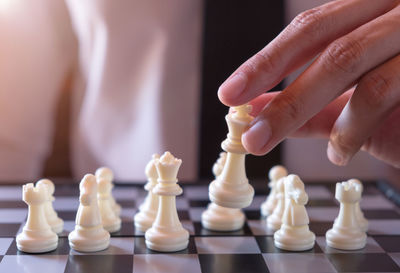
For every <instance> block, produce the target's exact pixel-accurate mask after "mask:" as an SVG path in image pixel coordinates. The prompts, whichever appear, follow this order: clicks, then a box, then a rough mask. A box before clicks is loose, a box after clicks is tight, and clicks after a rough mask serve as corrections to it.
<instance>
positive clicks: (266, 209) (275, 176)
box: [261, 165, 288, 216]
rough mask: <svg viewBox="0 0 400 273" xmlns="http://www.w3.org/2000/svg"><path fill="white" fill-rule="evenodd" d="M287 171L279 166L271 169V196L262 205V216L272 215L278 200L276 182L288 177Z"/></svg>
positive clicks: (269, 174)
mask: <svg viewBox="0 0 400 273" xmlns="http://www.w3.org/2000/svg"><path fill="white" fill-rule="evenodd" d="M287 175H288V173H287V170H286V168H285V167H283V166H281V165H277V166H274V167H272V168H271V170H270V171H269V173H268V177H269V180H270V181H269V183H268V186H269V188H270V192H269V195H268V197H267V199H266V200H265V201H264V202H263V203H262V204H261V215H262V216H268V215H271V214H272V212H273V211H274V209H275V207H276V204H277V200H276V190H275V188H276V182H277V181H278V180H279V179H281V178H282V177H285V176H287Z"/></svg>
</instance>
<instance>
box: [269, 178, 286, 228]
mask: <svg viewBox="0 0 400 273" xmlns="http://www.w3.org/2000/svg"><path fill="white" fill-rule="evenodd" d="M284 182H285V178H284V177H282V178H281V179H279V180H278V181H277V182H276V188H275V191H276V192H275V196H276V200H277V201H276V202H277V203H276V207H275V209H274V211H273V212H272V214H271V215H270V216H268V217H267V227H268V228H269V229H271V230H278V229H280V228H281V224H282V217H283V213H284V211H285V183H284Z"/></svg>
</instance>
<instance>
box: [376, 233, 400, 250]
mask: <svg viewBox="0 0 400 273" xmlns="http://www.w3.org/2000/svg"><path fill="white" fill-rule="evenodd" d="M372 238H374V240H375V241H376V242H377V243H378V244H379V245H380V246H381V247H382V248H383V249H384V250H385V251H386V252H400V236H373V237H372Z"/></svg>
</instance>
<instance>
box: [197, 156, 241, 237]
mask: <svg viewBox="0 0 400 273" xmlns="http://www.w3.org/2000/svg"><path fill="white" fill-rule="evenodd" d="M225 161H226V153H225V152H222V153H220V154H219V158H218V160H217V162H216V163H215V164H214V165H213V168H212V170H213V173H214V176H215V178H216V179H217V177H218V176H219V175H220V174H221V173H222V170H223V168H224V164H225ZM244 222H245V215H244V213H243V212H242V211H241V210H240V209H232V208H225V207H221V206H219V205H217V204H215V203H213V202H211V203H210V204H208V207H207V210H205V211H204V212H203V213H202V214H201V224H202V225H203V226H204V227H205V228H207V229H210V230H217V231H232V230H238V229H241V228H242V227H243V225H244Z"/></svg>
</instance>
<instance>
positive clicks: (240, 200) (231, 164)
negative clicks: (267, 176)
mask: <svg viewBox="0 0 400 273" xmlns="http://www.w3.org/2000/svg"><path fill="white" fill-rule="evenodd" d="M250 112H251V106H250V105H247V104H245V105H241V106H237V107H234V108H233V111H230V113H229V114H228V115H227V116H226V117H225V119H226V121H227V123H228V128H229V134H228V137H227V139H226V140H224V141H223V142H222V144H221V146H222V149H224V150H225V151H226V152H227V153H228V156H227V158H226V163H225V167H224V169H223V171H222V174H221V175H220V176H218V178H217V179H216V180H214V181H213V182H211V184H210V187H209V196H210V200H211V201H212V202H213V203H215V204H217V205H219V206H222V207H227V208H245V207H247V206H249V205H250V203H251V201H253V196H254V189H253V187H252V186H251V185H250V184H249V180H248V179H247V177H246V170H245V156H246V154H247V151H246V149H245V148H244V147H243V145H242V141H241V138H242V134H243V132H244V130H245V129H246V127H248V125H249V124H250V122H251V121H252V120H253V117H252V116H250V115H249V113H250Z"/></svg>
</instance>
